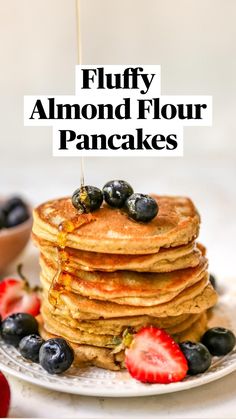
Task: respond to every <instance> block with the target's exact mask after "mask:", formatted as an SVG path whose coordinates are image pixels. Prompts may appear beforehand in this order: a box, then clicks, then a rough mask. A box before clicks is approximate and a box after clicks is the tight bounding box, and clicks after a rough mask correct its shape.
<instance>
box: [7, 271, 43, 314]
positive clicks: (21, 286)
mask: <svg viewBox="0 0 236 419" xmlns="http://www.w3.org/2000/svg"><path fill="white" fill-rule="evenodd" d="M19 273H20V275H21V270H19ZM21 276H22V275H21ZM39 310H40V299H39V296H38V292H37V289H31V288H30V285H29V283H28V281H27V280H26V279H25V278H24V277H23V276H22V279H15V278H5V279H3V281H2V282H0V315H1V317H2V319H5V318H6V317H8V316H10V315H11V314H13V313H29V314H32V315H33V316H37V315H38V314H39Z"/></svg>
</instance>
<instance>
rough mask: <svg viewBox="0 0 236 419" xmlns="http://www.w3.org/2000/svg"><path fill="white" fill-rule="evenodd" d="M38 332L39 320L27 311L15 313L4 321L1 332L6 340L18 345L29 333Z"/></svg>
mask: <svg viewBox="0 0 236 419" xmlns="http://www.w3.org/2000/svg"><path fill="white" fill-rule="evenodd" d="M37 333H38V322H37V320H36V319H35V317H34V316H32V315H31V314H27V313H15V314H11V315H10V316H8V317H7V318H6V319H5V320H3V322H2V327H1V334H2V339H3V340H4V342H6V343H8V344H10V345H13V346H15V347H17V346H18V345H19V343H20V341H21V339H22V338H23V337H25V336H27V335H31V334H37Z"/></svg>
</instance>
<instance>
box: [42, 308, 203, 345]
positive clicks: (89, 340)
mask: <svg viewBox="0 0 236 419" xmlns="http://www.w3.org/2000/svg"><path fill="white" fill-rule="evenodd" d="M41 314H42V318H43V321H44V328H45V330H47V331H48V332H50V333H53V334H57V335H58V334H60V336H62V337H63V338H65V339H68V340H69V341H70V342H73V343H80V344H87V345H92V346H101V347H106V348H115V347H116V346H117V345H119V344H121V343H122V334H118V335H114V334H110V335H109V334H104V333H103V334H99V333H98V332H97V330H96V326H95V328H94V330H93V331H92V332H87V331H86V332H84V331H82V330H81V329H80V328H79V327H77V328H74V327H71V326H70V325H68V324H67V323H66V321H65V319H63V318H61V317H60V316H57V315H53V314H51V313H50V311H49V310H48V309H47V307H46V306H43V307H42V310H41ZM200 316H201V315H200V314H199V315H192V316H190V317H189V318H188V319H187V320H185V321H183V322H182V323H180V324H179V325H177V326H172V327H170V328H167V329H166V331H167V332H168V333H169V334H171V335H172V336H174V335H179V334H181V333H184V332H186V330H188V329H189V328H190V326H192V325H193V324H194V323H195V322H196V321H197V320H198V319H199V318H200ZM78 323H79V322H78ZM94 323H95V322H94ZM145 326H147V325H145ZM153 326H155V324H153ZM137 330H138V329H136V330H135V329H134V331H137Z"/></svg>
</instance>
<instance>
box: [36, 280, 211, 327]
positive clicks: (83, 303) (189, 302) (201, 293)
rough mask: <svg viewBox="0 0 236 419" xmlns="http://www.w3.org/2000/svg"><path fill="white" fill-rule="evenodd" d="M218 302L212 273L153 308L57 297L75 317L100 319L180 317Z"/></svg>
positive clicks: (65, 295) (58, 303) (62, 294)
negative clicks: (211, 277) (209, 278)
mask: <svg viewBox="0 0 236 419" xmlns="http://www.w3.org/2000/svg"><path fill="white" fill-rule="evenodd" d="M43 285H44V298H48V288H47V286H48V284H47V282H45V283H44V284H43ZM216 301H217V294H216V292H215V290H214V289H213V287H212V286H211V284H210V283H209V282H208V275H206V277H205V278H204V279H202V280H201V281H199V282H197V284H194V285H192V286H191V287H189V288H187V289H185V290H184V291H183V292H182V293H180V294H179V295H178V296H177V297H175V298H174V299H173V300H171V301H168V302H166V303H164V304H159V305H155V306H151V307H149V306H148V307H145V306H137V307H136V306H130V305H119V304H116V303H113V302H109V301H101V300H95V299H90V298H87V297H82V296H80V295H78V294H74V293H72V292H68V291H63V290H60V292H58V294H57V295H56V298H55V300H54V304H53V305H54V306H55V307H57V306H58V307H59V308H60V310H62V311H63V312H64V313H65V315H66V316H71V317H73V318H74V319H84V320H88V319H99V318H105V319H106V318H115V317H127V316H137V315H138V316H140V315H147V316H153V317H168V316H178V315H180V314H184V313H189V314H190V313H191V314H193V313H200V312H202V311H204V310H206V309H208V308H210V307H212V306H213V305H214V304H215V303H216Z"/></svg>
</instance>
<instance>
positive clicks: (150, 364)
mask: <svg viewBox="0 0 236 419" xmlns="http://www.w3.org/2000/svg"><path fill="white" fill-rule="evenodd" d="M125 365H126V368H127V369H128V371H129V373H130V374H131V376H132V377H133V378H136V380H139V381H142V382H143V383H160V384H168V383H173V382H176V381H180V380H182V379H183V378H184V377H185V376H186V374H187V370H188V364H187V361H186V359H185V357H184V355H183V353H182V352H181V350H180V348H179V346H178V345H177V343H176V342H175V341H174V340H173V339H172V337H171V336H169V335H168V334H167V333H166V332H165V331H164V330H162V329H157V328H156V327H153V326H148V327H144V328H142V329H141V330H139V332H138V333H137V334H136V335H134V337H133V340H132V342H131V345H130V347H129V348H127V349H126V350H125Z"/></svg>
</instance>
